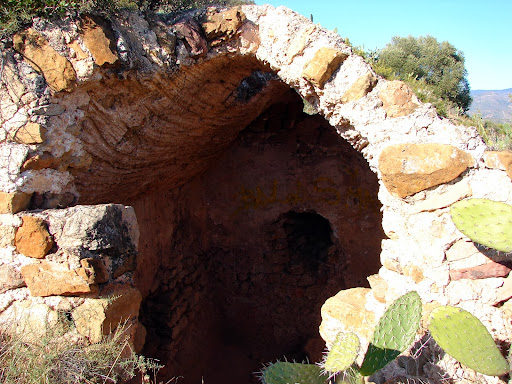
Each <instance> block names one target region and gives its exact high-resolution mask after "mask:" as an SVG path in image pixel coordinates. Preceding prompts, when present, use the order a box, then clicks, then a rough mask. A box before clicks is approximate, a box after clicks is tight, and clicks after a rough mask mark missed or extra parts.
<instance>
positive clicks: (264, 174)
mask: <svg viewBox="0 0 512 384" xmlns="http://www.w3.org/2000/svg"><path fill="white" fill-rule="evenodd" d="M377 192H378V182H377V177H376V176H375V175H374V174H373V172H372V171H371V170H370V169H369V167H368V164H367V162H366V161H365V160H364V158H363V157H362V156H361V154H360V153H359V152H357V151H356V150H354V149H353V148H352V147H351V146H350V145H349V144H348V143H347V142H346V141H345V140H344V139H342V138H341V137H340V136H339V135H338V134H337V133H336V131H335V130H334V129H333V128H332V127H331V126H330V125H329V124H328V123H327V122H326V121H325V119H323V118H322V117H321V116H319V115H314V116H310V115H308V114H305V113H304V112H303V103H302V100H301V98H300V97H299V96H298V95H297V94H296V93H295V91H293V90H289V91H288V92H287V93H285V94H284V96H283V97H281V99H280V101H279V102H278V103H275V104H273V105H272V106H271V107H269V108H268V109H267V110H266V111H265V112H263V113H262V114H261V115H260V116H259V117H258V118H256V119H255V120H254V121H253V122H252V123H250V124H249V125H248V126H247V127H246V128H245V129H244V130H243V131H242V132H241V133H240V134H239V136H238V137H237V139H236V141H235V142H234V143H233V144H232V145H231V146H230V148H229V149H228V150H226V151H225V152H224V153H222V154H221V155H220V156H219V158H218V160H217V161H215V162H212V163H211V166H210V168H209V169H208V170H207V171H206V172H204V173H203V174H201V175H200V176H198V177H195V178H194V179H193V180H191V181H190V182H188V183H187V184H185V185H183V186H181V187H179V188H174V189H171V190H169V191H161V190H159V191H155V192H152V193H146V194H144V196H141V197H140V198H138V199H137V200H136V201H134V202H132V203H131V204H132V205H133V206H134V207H135V209H136V212H137V217H138V221H139V226H140V229H141V244H140V246H139V250H140V252H141V254H142V257H143V258H144V257H146V259H147V258H148V255H154V256H152V257H153V263H155V262H156V263H157V264H155V265H156V267H155V269H156V270H157V273H156V275H154V276H147V275H145V273H147V272H145V270H144V269H143V268H144V265H142V266H141V267H139V270H138V271H137V274H138V275H136V276H135V277H136V279H138V281H139V282H140V284H146V285H148V286H149V287H150V288H149V292H148V294H147V297H146V299H145V300H144V303H143V308H142V310H141V321H142V323H143V324H144V325H145V327H146V328H147V331H148V336H147V339H146V344H145V349H144V351H143V354H144V355H146V356H149V357H154V358H157V359H159V360H160V361H161V362H162V363H163V364H165V368H164V369H163V370H162V371H161V372H160V374H159V376H158V379H159V381H164V382H166V381H167V380H171V379H172V378H177V381H178V382H179V383H181V384H188V383H191V384H192V383H201V382H202V380H203V381H204V383H208V384H220V383H240V384H246V383H256V382H258V379H257V376H256V375H255V374H254V373H255V372H257V371H258V370H259V369H261V367H262V366H263V364H265V363H268V362H271V361H275V360H277V359H283V358H287V359H289V360H292V359H295V360H298V361H301V360H304V359H309V360H310V361H318V360H319V358H320V357H321V352H322V351H323V348H324V343H323V341H322V339H321V338H320V336H319V332H318V327H319V325H320V321H321V318H320V307H321V306H322V304H323V303H324V301H325V300H326V299H327V298H329V297H331V296H333V295H335V294H336V293H337V292H338V291H339V290H342V289H346V288H351V287H356V286H368V283H367V281H366V277H367V276H369V275H371V274H374V273H377V271H378V268H379V267H380V262H379V255H380V250H381V249H380V242H381V240H382V239H383V237H384V234H383V231H382V226H381V222H382V216H381V213H380V208H381V205H380V202H379V201H378V198H377ZM155 260H156V261H155ZM139 265H141V263H140V262H139ZM146 267H147V268H148V269H150V264H148V261H146ZM148 279H149V283H148ZM171 382H172V381H171Z"/></svg>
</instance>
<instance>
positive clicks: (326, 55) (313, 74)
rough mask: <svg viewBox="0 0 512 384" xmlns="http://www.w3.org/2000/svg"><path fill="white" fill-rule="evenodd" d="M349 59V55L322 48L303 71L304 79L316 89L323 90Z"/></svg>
mask: <svg viewBox="0 0 512 384" xmlns="http://www.w3.org/2000/svg"><path fill="white" fill-rule="evenodd" d="M347 57H348V54H346V53H342V52H340V51H337V50H335V49H332V48H326V47H322V48H320V49H319V50H318V51H316V53H315V56H314V57H313V59H312V60H311V61H310V62H309V63H307V64H306V66H305V67H304V70H303V71H302V77H304V78H306V79H307V80H309V81H310V82H311V83H312V84H313V85H315V86H316V87H318V88H323V87H324V85H325V83H326V82H327V80H329V78H330V77H331V76H332V74H333V73H334V72H335V71H336V69H338V67H339V66H340V64H341V63H342V62H343V61H344V60H345V59H346V58H347Z"/></svg>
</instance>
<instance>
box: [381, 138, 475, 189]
mask: <svg viewBox="0 0 512 384" xmlns="http://www.w3.org/2000/svg"><path fill="white" fill-rule="evenodd" d="M473 164H474V159H473V157H472V156H471V155H470V154H468V153H466V152H464V151H462V150H460V149H458V148H455V147H453V146H451V145H447V144H397V145H390V146H389V147H387V148H385V149H384V150H383V151H382V153H381V155H380V157H379V170H380V172H381V174H382V181H383V182H384V185H385V186H386V188H387V190H388V191H389V192H390V193H392V194H395V195H398V196H399V197H402V198H404V197H406V196H410V195H413V194H415V193H417V192H420V191H423V190H425V189H427V188H430V187H433V186H436V185H439V184H443V183H446V182H449V181H451V180H453V179H455V178H456V177H458V176H459V175H460V174H461V173H462V172H464V171H465V170H466V169H467V168H468V167H470V166H472V165H473Z"/></svg>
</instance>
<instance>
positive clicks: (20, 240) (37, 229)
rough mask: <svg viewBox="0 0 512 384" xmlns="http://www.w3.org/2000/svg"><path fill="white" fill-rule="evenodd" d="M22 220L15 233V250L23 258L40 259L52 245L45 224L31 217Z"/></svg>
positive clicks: (37, 218)
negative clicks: (23, 256)
mask: <svg viewBox="0 0 512 384" xmlns="http://www.w3.org/2000/svg"><path fill="white" fill-rule="evenodd" d="M22 220H23V223H22V224H21V227H20V228H18V231H17V232H16V239H15V243H16V250H17V251H18V252H19V253H21V254H23V255H25V256H28V257H34V258H36V259H42V258H43V257H45V256H46V254H47V253H48V252H49V251H50V249H52V247H53V244H54V243H53V239H52V237H51V236H50V233H49V232H48V229H47V228H46V224H45V222H44V221H43V220H42V219H41V218H39V217H33V216H23V217H22Z"/></svg>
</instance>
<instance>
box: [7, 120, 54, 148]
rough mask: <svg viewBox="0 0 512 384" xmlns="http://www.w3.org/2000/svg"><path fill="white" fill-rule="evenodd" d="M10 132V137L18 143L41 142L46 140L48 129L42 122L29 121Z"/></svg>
mask: <svg viewBox="0 0 512 384" xmlns="http://www.w3.org/2000/svg"><path fill="white" fill-rule="evenodd" d="M10 134H11V137H10V139H11V140H13V141H15V142H17V143H21V144H41V143H43V142H44V139H45V134H46V129H45V128H44V127H42V126H41V124H38V123H31V122H29V123H27V124H25V125H24V126H23V127H21V128H20V129H18V130H16V131H15V132H10Z"/></svg>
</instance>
